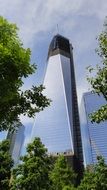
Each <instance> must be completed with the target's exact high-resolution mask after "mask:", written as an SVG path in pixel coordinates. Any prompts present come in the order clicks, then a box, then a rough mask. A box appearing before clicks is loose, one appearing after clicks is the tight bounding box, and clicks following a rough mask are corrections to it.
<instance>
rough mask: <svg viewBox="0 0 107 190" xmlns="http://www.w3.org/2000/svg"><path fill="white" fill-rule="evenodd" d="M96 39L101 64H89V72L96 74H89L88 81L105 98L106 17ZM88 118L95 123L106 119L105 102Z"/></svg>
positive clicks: (106, 96) (106, 80)
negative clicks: (93, 66) (94, 66)
mask: <svg viewBox="0 0 107 190" xmlns="http://www.w3.org/2000/svg"><path fill="white" fill-rule="evenodd" d="M97 39H98V44H99V47H98V48H97V54H98V55H99V56H100V58H101V64H98V65H97V66H96V69H94V68H92V67H91V66H89V68H88V70H89V73H91V74H93V71H94V74H95V73H96V74H95V75H94V76H91V75H90V77H88V81H89V83H90V84H91V87H92V90H93V92H95V93H97V94H98V95H103V97H104V98H105V100H107V17H106V20H105V23H104V30H103V31H102V32H101V34H100V35H99V37H98V38H97ZM90 118H91V121H92V122H97V123H99V122H101V121H105V120H107V104H106V105H103V106H101V107H100V108H99V110H97V111H95V112H93V113H92V114H91V115H90Z"/></svg>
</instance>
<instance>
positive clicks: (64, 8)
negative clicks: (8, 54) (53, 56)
mask: <svg viewBox="0 0 107 190" xmlns="http://www.w3.org/2000/svg"><path fill="white" fill-rule="evenodd" d="M106 10H107V1H106V0H102V1H100V0H97V1H93V0H90V1H89V0H71V1H70V0H54V1H53V0H45V1H44V2H43V1H42V0H30V1H27V0H23V1H22V0H15V1H14V0H12V1H9V0H4V1H2V0H1V2H0V12H1V14H2V15H3V16H5V17H7V18H9V19H10V20H11V21H12V22H16V23H17V24H18V26H19V27H20V36H21V38H22V40H23V42H24V43H25V45H30V46H31V45H32V44H34V41H33V40H34V37H35V38H36V37H38V34H39V32H41V31H43V32H46V31H53V30H55V28H56V24H57V23H59V25H60V27H62V31H63V32H64V29H65V33H66V30H67V31H68V32H67V33H68V34H69V35H70V33H71V30H72V28H73V27H74V26H75V25H78V26H79V25H80V24H81V23H79V16H81V15H83V16H86V15H95V16H96V17H97V18H98V19H99V18H100V19H104V17H105V15H106ZM75 16H78V20H75ZM35 43H36V40H35Z"/></svg>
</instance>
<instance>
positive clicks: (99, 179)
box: [78, 156, 107, 190]
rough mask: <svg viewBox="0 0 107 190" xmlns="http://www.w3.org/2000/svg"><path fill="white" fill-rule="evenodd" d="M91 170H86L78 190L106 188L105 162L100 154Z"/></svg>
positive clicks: (104, 189)
mask: <svg viewBox="0 0 107 190" xmlns="http://www.w3.org/2000/svg"><path fill="white" fill-rule="evenodd" d="M97 160H98V163H97V164H95V166H93V170H86V171H85V173H84V177H83V180H82V181H81V184H80V186H79V188H78V190H107V164H105V161H104V159H103V158H102V157H101V156H98V157H97Z"/></svg>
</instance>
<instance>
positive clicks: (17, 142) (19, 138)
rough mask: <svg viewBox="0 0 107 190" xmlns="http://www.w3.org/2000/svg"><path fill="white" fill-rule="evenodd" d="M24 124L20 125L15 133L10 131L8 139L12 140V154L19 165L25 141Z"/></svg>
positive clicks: (15, 162) (15, 163)
mask: <svg viewBox="0 0 107 190" xmlns="http://www.w3.org/2000/svg"><path fill="white" fill-rule="evenodd" d="M24 130H25V127H24V125H20V126H19V127H18V128H17V129H16V130H15V131H14V132H13V133H12V132H8V134H7V139H9V140H10V154H11V156H12V158H13V160H14V165H17V164H18V162H19V158H20V153H21V148H22V145H23V142H24Z"/></svg>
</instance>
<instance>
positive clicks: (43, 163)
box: [11, 138, 53, 190]
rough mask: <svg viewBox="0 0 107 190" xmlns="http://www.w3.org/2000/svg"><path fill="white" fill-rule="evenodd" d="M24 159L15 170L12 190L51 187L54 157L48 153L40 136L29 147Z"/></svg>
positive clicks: (39, 189)
mask: <svg viewBox="0 0 107 190" xmlns="http://www.w3.org/2000/svg"><path fill="white" fill-rule="evenodd" d="M21 160H22V161H23V162H22V164H20V165H19V166H18V167H17V168H15V169H14V170H13V181H12V187H11V190H16V189H18V190H46V189H49V187H50V180H49V172H50V170H51V167H52V165H53V159H52V158H51V157H49V156H48V155H47V149H46V148H45V147H44V145H43V144H42V143H41V141H40V139H39V138H35V140H34V141H33V143H31V144H29V145H28V147H27V154H26V155H25V156H23V157H22V158H21Z"/></svg>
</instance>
